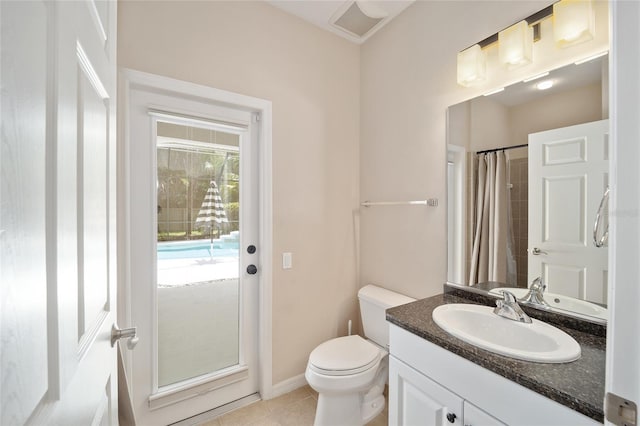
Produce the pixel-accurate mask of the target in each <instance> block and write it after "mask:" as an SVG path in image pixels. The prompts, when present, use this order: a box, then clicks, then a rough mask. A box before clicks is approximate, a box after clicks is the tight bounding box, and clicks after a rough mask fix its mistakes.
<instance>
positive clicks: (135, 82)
mask: <svg viewBox="0 0 640 426" xmlns="http://www.w3.org/2000/svg"><path fill="white" fill-rule="evenodd" d="M119 80H120V81H119V89H120V90H119V105H120V108H119V114H118V115H119V121H120V123H119V126H118V134H119V141H118V149H119V152H120V154H119V155H118V160H119V168H118V171H119V172H121V173H122V174H119V176H121V179H120V180H119V182H118V204H119V208H118V209H119V212H118V213H119V214H118V218H119V224H118V231H119V234H120V237H119V238H118V239H119V242H118V248H119V249H120V250H119V251H120V253H119V257H120V256H122V257H121V258H122V259H125V261H123V262H121V266H120V271H119V274H118V275H119V277H120V284H119V286H118V287H119V288H118V291H119V301H120V302H121V303H120V306H119V307H118V310H119V313H118V318H119V319H120V321H122V322H124V323H125V324H127V325H129V322H130V318H131V307H130V306H129V304H130V301H131V283H130V282H129V278H128V277H129V274H128V266H127V261H126V259H128V257H127V254H128V253H127V247H129V243H128V235H129V233H128V232H127V227H128V224H127V220H126V217H128V216H129V212H128V209H129V206H128V203H127V199H128V195H129V194H128V189H127V188H128V184H127V182H128V179H129V176H128V173H127V170H126V167H125V165H124V164H123V158H124V157H125V154H126V152H127V151H128V146H129V141H128V140H127V139H128V134H129V132H128V128H127V117H128V111H127V105H128V104H129V90H130V88H131V87H132V86H133V87H135V86H138V87H140V86H143V87H150V88H155V89H162V90H169V91H174V92H179V93H182V94H185V95H189V96H193V97H197V98H205V99H208V100H211V101H214V102H218V103H223V104H227V105H230V106H235V107H239V108H245V109H249V110H252V111H254V112H256V113H258V114H259V115H260V120H259V132H260V144H259V152H258V156H259V158H258V167H259V171H258V173H259V209H260V222H259V227H260V230H259V247H264V248H265V249H264V250H260V251H259V252H258V253H259V260H258V265H259V270H260V290H259V295H258V297H259V300H258V303H259V311H260V312H259V317H258V324H259V325H258V328H259V329H258V351H259V357H258V358H259V359H258V370H259V371H258V383H259V385H258V391H259V393H260V395H261V397H262V398H263V399H269V398H270V397H272V396H271V395H272V394H273V382H272V380H273V364H272V362H273V354H272V346H273V343H272V340H273V339H272V335H273V330H272V281H273V270H272V269H273V267H272V257H273V256H272V249H273V187H272V175H273V174H272V170H273V169H272V129H273V125H272V103H271V101H269V100H266V99H260V98H255V97H252V96H247V95H242V94H238V93H233V92H229V91H226V90H221V89H216V88H213V87H209V86H203V85H200V84H196V83H191V82H187V81H182V80H177V79H173V78H169V77H164V76H160V75H155V74H150V73H145V72H141V71H137V70H132V69H127V68H120V70H119ZM125 358H126V359H125V366H127V367H130V365H131V359H130V357H125Z"/></svg>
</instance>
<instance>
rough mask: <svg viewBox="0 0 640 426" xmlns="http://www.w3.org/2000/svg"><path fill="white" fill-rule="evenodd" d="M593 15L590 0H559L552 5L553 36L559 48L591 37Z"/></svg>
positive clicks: (592, 34) (593, 29) (593, 27)
mask: <svg viewBox="0 0 640 426" xmlns="http://www.w3.org/2000/svg"><path fill="white" fill-rule="evenodd" d="M594 34H595V17H594V14H593V5H592V1H591V0H560V1H559V2H557V3H554V5H553V37H554V39H555V42H556V45H557V46H558V47H560V48H565V47H569V46H573V45H575V44H579V43H583V42H585V41H589V40H592V39H593V36H594Z"/></svg>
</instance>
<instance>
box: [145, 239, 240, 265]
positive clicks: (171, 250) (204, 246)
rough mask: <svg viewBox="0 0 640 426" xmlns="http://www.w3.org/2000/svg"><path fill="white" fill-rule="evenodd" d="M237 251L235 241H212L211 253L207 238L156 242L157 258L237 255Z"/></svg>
mask: <svg viewBox="0 0 640 426" xmlns="http://www.w3.org/2000/svg"><path fill="white" fill-rule="evenodd" d="M239 251H240V250H239V248H238V243H237V242H229V243H225V242H219V241H214V242H213V254H212V253H211V242H210V241H208V240H197V241H178V242H169V243H158V260H167V259H198V258H210V257H238V255H239Z"/></svg>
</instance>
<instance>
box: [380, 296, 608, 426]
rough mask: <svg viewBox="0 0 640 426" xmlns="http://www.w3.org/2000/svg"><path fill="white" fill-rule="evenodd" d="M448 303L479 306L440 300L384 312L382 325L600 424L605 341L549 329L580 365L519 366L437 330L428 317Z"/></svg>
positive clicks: (457, 298) (449, 298) (582, 333)
mask: <svg viewBox="0 0 640 426" xmlns="http://www.w3.org/2000/svg"><path fill="white" fill-rule="evenodd" d="M457 294H459V293H457ZM449 303H473V304H483V303H480V302H479V301H477V300H471V299H468V298H463V297H460V296H459V295H456V294H440V295H437V296H433V297H430V298H427V299H422V300H418V301H416V302H412V303H409V304H406V305H402V306H398V307H395V308H391V309H388V310H387V320H388V321H389V322H391V323H392V324H395V325H397V326H399V327H401V328H403V329H405V330H407V331H410V332H411V333H413V334H416V335H417V336H420V337H422V338H423V339H425V340H428V341H430V342H432V343H435V344H436V345H438V346H441V347H443V348H445V349H447V350H448V351H450V352H453V353H455V354H457V355H459V356H461V357H463V358H466V359H468V360H469V361H472V362H473V363H475V364H477V365H479V366H481V367H484V368H486V369H488V370H490V371H493V372H494V373H496V374H499V375H501V376H503V377H505V378H507V379H509V380H512V381H514V382H516V383H518V384H520V385H522V386H524V387H526V388H528V389H531V390H533V391H535V392H537V393H539V394H542V395H544V396H546V397H547V398H549V399H552V400H554V401H556V402H558V403H560V404H563V405H565V406H567V407H569V408H571V409H573V410H575V411H578V412H580V413H582V414H584V415H586V416H588V417H590V418H592V419H594V420H597V421H599V422H603V421H604V412H603V407H602V404H603V400H604V379H605V352H606V351H605V344H606V339H605V338H604V337H602V336H598V335H594V334H591V333H588V332H585V331H579V330H576V329H574V328H569V327H564V326H562V325H558V324H554V325H555V326H556V327H558V328H560V329H562V330H563V331H565V332H566V333H567V334H569V335H571V336H572V337H573V338H574V339H576V341H577V342H578V343H579V344H580V348H581V350H582V356H581V357H580V359H578V360H576V361H573V362H569V363H563V364H542V363H536V362H528V361H520V360H516V359H513V358H508V357H504V356H501V355H498V354H494V353H492V352H489V351H486V350H483V349H480V348H478V347H476V346H473V345H471V344H468V343H466V342H464V341H462V340H460V339H458V338H455V337H453V336H452V335H450V334H448V333H447V332H445V331H444V330H442V329H441V328H440V327H438V325H436V323H435V322H434V321H433V319H432V318H431V313H432V312H433V310H434V309H435V308H436V307H438V306H440V305H444V304H449Z"/></svg>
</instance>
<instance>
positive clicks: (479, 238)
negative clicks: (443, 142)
mask: <svg viewBox="0 0 640 426" xmlns="http://www.w3.org/2000/svg"><path fill="white" fill-rule="evenodd" d="M607 70H608V56H607V55H604V56H601V57H599V58H595V59H592V60H589V61H587V62H583V63H580V64H570V65H567V66H565V67H563V68H560V69H556V70H553V71H550V72H549V73H548V74H546V75H543V76H533V77H537V78H533V79H531V80H530V81H524V82H521V83H518V84H515V85H512V86H510V87H507V88H505V90H503V91H501V92H499V93H494V94H487V95H485V96H480V97H478V98H474V99H471V100H469V101H466V102H463V103H460V104H457V105H453V106H451V107H449V110H448V134H447V139H448V150H447V153H448V169H447V170H448V223H449V230H448V231H449V232H448V234H449V245H448V247H449V253H448V260H449V263H448V281H449V282H450V283H454V284H459V285H461V286H470V287H472V288H473V289H477V290H484V291H490V292H491V293H492V294H494V293H495V294H499V291H498V290H497V289H499V288H502V287H510V288H511V291H512V292H513V293H514V294H515V295H516V296H517V297H522V296H524V295H525V294H526V293H527V292H528V287H529V286H530V285H531V283H532V282H533V281H534V280H535V279H536V278H538V277H540V278H541V280H542V282H543V283H544V284H545V285H546V290H545V292H544V295H545V296H544V297H545V301H546V302H547V303H548V305H547V306H546V307H545V309H549V308H551V309H554V310H556V309H557V310H558V311H559V312H571V313H575V314H577V315H578V316H581V317H582V316H587V318H589V319H594V320H595V321H596V322H603V321H606V317H607V310H606V305H607V258H608V250H607V248H606V236H604V235H603V234H604V231H605V228H606V226H607V224H606V222H607V217H606V208H603V207H606V200H605V202H603V201H602V200H603V195H604V193H605V191H606V189H607V185H608V167H609V161H608V115H609V114H608V75H607ZM603 210H604V211H603ZM596 221H598V224H597V226H596ZM594 233H595V235H594ZM594 238H595V241H594ZM598 246H599V247H598Z"/></svg>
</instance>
